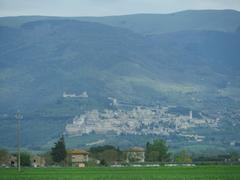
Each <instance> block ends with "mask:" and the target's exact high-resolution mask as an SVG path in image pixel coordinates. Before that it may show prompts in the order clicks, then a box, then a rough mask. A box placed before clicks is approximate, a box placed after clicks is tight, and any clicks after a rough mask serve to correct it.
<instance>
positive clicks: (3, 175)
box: [0, 166, 240, 180]
mask: <svg viewBox="0 0 240 180" xmlns="http://www.w3.org/2000/svg"><path fill="white" fill-rule="evenodd" d="M0 179H1V180H4V179H22V180H25V179H34V180H35V179H37V180H38V179H39V180H40V179H41V180H45V179H49V180H51V179H59V180H62V179H80V180H81V179H83V180H92V179H93V180H114V179H116V180H120V179H121V180H143V179H147V180H148V179H151V180H152V179H153V180H155V179H160V180H225V179H227V180H239V179H240V166H196V167H159V168H153V167H149V168H145V167H144V168H140V167H139V168H133V167H131V168H130V167H124V168H83V169H77V168H39V169H33V168H24V169H22V172H20V173H18V172H17V170H16V169H12V168H10V169H0Z"/></svg>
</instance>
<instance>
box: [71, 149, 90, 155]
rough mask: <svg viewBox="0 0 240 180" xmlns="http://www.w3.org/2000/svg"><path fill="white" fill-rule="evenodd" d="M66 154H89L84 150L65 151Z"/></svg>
mask: <svg viewBox="0 0 240 180" xmlns="http://www.w3.org/2000/svg"><path fill="white" fill-rule="evenodd" d="M67 153H68V154H84V155H86V154H89V153H88V152H87V151H85V150H81V149H72V150H68V151H67Z"/></svg>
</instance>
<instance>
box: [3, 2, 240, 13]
mask: <svg viewBox="0 0 240 180" xmlns="http://www.w3.org/2000/svg"><path fill="white" fill-rule="evenodd" d="M188 9H235V10H240V0H0V16H18V15H47V16H106V15H122V14H134V13H169V12H176V11H181V10H188Z"/></svg>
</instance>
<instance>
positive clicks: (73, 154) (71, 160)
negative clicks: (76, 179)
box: [67, 149, 89, 167]
mask: <svg viewBox="0 0 240 180" xmlns="http://www.w3.org/2000/svg"><path fill="white" fill-rule="evenodd" d="M88 154H89V153H88V152H87V151H84V150H80V149H74V150H69V151H68V152H67V160H68V164H69V165H71V166H73V167H85V165H86V163H87V162H88Z"/></svg>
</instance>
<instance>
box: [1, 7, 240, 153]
mask: <svg viewBox="0 0 240 180" xmlns="http://www.w3.org/2000/svg"><path fill="white" fill-rule="evenodd" d="M210 12H211V13H210ZM210 12H209V11H202V12H201V11H197V12H194V11H193V12H192V11H187V12H180V13H176V14H175V15H174V17H175V16H180V15H181V17H185V15H186V16H187V17H188V19H189V18H190V17H191V18H192V19H195V21H193V20H192V23H193V22H194V23H196V22H197V21H196V17H195V15H192V13H193V14H201V15H204V14H205V13H206V14H208V13H210V14H214V12H215V11H213V12H212V11H210ZM220 12H221V13H220ZM189 13H190V14H189ZM224 13H226V14H225V15H224ZM184 14H185V15H184ZM219 14H221V15H222V16H223V17H226V18H228V17H230V15H229V14H231V17H232V16H234V18H232V19H233V21H228V22H225V23H230V22H231V25H230V24H229V26H227V25H226V24H221V23H223V21H221V23H219V24H221V27H225V29H221V28H220V29H219V27H220V25H219V24H218V25H216V24H215V25H214V24H211V23H210V22H209V24H210V25H211V26H210V25H207V22H206V25H204V23H202V24H201V23H199V26H196V25H194V26H193V24H191V23H190V24H189V23H187V24H185V25H184V26H181V28H180V26H178V27H177V28H176V27H174V28H173V29H167V30H164V31H163V30H160V29H158V30H157V31H155V32H154V33H152V32H150V31H149V30H147V31H146V30H144V31H142V32H137V31H136V29H135V30H134V28H136V27H137V26H136V27H134V28H130V27H127V28H126V27H125V26H121V27H119V26H118V25H114V24H110V23H103V22H101V23H99V22H92V20H89V19H84V20H85V22H83V21H79V20H76V18H58V17H54V18H52V19H48V17H38V19H35V18H36V17H16V18H14V17H8V18H0V24H1V25H3V24H4V25H5V26H1V27H0V84H1V87H0V107H1V108H0V113H1V116H0V120H1V127H0V133H1V134H0V135H1V137H4V138H1V139H0V144H1V145H2V146H5V147H14V144H12V143H11V142H14V138H15V133H14V132H15V121H16V120H15V118H14V113H15V112H16V111H17V109H20V110H21V111H22V113H23V114H24V119H23V120H22V144H23V146H24V147H26V148H30V149H38V150H39V149H42V148H44V147H48V145H49V144H51V143H52V141H54V139H55V138H56V137H58V135H59V134H61V133H64V132H65V128H66V126H67V124H72V122H73V118H74V117H75V116H78V115H83V114H85V113H86V112H92V111H93V110H94V109H97V110H98V111H103V110H104V109H110V110H112V111H118V110H119V109H124V111H129V112H132V111H134V110H132V109H134V108H135V107H137V106H145V107H148V108H151V107H152V108H153V109H155V107H157V106H162V107H168V109H169V115H171V114H174V113H177V115H178V116H181V115H184V113H185V112H186V111H187V112H188V111H190V110H192V111H193V112H194V116H195V117H198V114H204V117H207V119H211V120H214V119H218V121H217V122H218V124H217V127H207V128H203V127H200V126H199V127H197V128H196V127H194V128H193V129H189V130H188V131H187V133H191V134H194V135H196V134H198V135H199V136H205V137H206V138H205V140H204V141H203V142H201V143H200V145H202V146H203V147H208V145H212V146H218V147H223V148H226V149H227V148H229V143H231V142H235V141H238V140H237V137H239V133H238V131H237V129H238V128H239V126H240V125H239V123H238V119H239V114H240V113H239V105H240V102H239V101H240V99H239V96H238V94H239V91H240V84H239V82H240V81H239V80H240V79H239V78H240V74H239V68H240V62H239V59H240V49H239V47H240V35H239V33H238V32H237V31H236V29H237V27H238V26H239V24H238V25H237V20H235V19H239V18H238V14H239V13H238V12H235V11H216V14H215V16H217V17H216V18H217V19H218V22H220V19H221V18H218V17H221V16H219ZM208 15H209V14H208ZM136 16H138V17H139V16H140V17H142V16H144V15H133V16H132V18H133V17H134V18H136ZM148 16H149V15H146V19H147V17H148ZM154 16H155V15H154ZM166 16H167V17H168V16H169V17H171V16H172V15H166ZM209 16H210V15H209ZM123 17H124V18H126V19H127V20H129V22H130V20H131V17H130V16H123ZM144 17H145V16H144ZM164 17H165V16H164V15H156V22H158V21H159V22H162V23H160V24H164V23H163V20H161V19H162V18H163V19H165V20H164V21H166V22H167V21H168V18H164ZM19 18H20V19H21V21H20V20H19ZM45 18H46V19H45ZM104 18H105V17H103V19H104ZM106 18H110V17H106ZM111 18H113V19H114V18H120V17H111ZM134 18H133V19H134ZM74 19H75V20H74ZM78 19H81V18H78ZM100 19H101V18H100ZM143 19H144V18H143ZM177 19H178V18H177ZM90 21H91V22H90ZM154 21H155V20H154ZM13 22H14V23H13ZM25 22H26V23H25ZM109 22H110V21H109ZM140 22H142V24H141V26H142V27H146V24H144V23H145V22H147V21H144V20H142V21H140V20H139V23H140ZM173 22H174V21H173ZM179 22H180V21H179ZM168 24H169V26H170V24H171V23H168ZM173 24H174V23H173ZM138 26H139V27H140V24H138ZM151 26H152V28H153V27H154V25H151ZM151 26H150V25H149V26H147V27H148V28H149V29H150V28H151ZM131 27H132V26H131ZM183 27H184V29H182V28H183ZM199 27H201V28H199ZM234 28H235V29H234ZM137 29H138V28H137ZM140 29H141V28H140ZM163 32H164V33H163ZM84 92H86V93H84ZM86 94H87V96H86ZM112 99H116V100H117V103H118V104H119V105H118V107H114V106H113V105H112V104H113V102H114V101H113V102H111V100H112ZM111 103H112V104H111ZM173 106H174V107H175V108H171V107H173ZM116 109H118V110H116ZM170 111H171V112H170ZM93 112H94V111H93ZM123 126H124V125H123ZM213 132H214V136H213V137H211V136H212V134H213ZM178 133H179V132H178ZM154 137H155V136H152V135H148V136H145V137H143V136H137V137H136V136H135V135H134V136H133V135H131V136H125V135H121V136H117V135H113V134H110V135H109V134H94V133H93V134H89V135H84V136H76V137H69V138H68V141H69V145H70V146H72V147H76V146H84V144H89V143H90V144H91V142H93V141H97V142H98V141H99V139H100V140H101V138H103V139H105V142H106V143H108V142H111V143H112V142H118V141H121V142H122V143H121V144H122V145H123V146H127V145H133V144H134V143H136V144H134V145H142V143H145V140H146V141H147V140H149V139H151V138H154ZM160 137H162V136H160ZM142 138H144V142H143V139H142ZM165 138H167V139H168V140H169V141H174V143H176V141H175V140H179V139H178V138H179V136H176V134H175V135H174V134H173V135H171V137H165ZM213 139H214V140H213ZM117 140H118V141H117ZM135 140H137V141H135ZM79 141H81V143H79ZM186 141H187V142H188V145H189V146H194V147H195V146H199V143H198V142H195V141H194V142H192V141H188V140H186V139H184V138H183V139H181V143H183V144H186ZM101 142H102V141H101ZM123 142H124V143H123ZM174 143H172V145H176V144H174ZM179 143H180V140H179ZM181 143H180V144H178V146H179V147H181V146H182V145H183V144H181ZM220 149H221V148H220Z"/></svg>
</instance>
